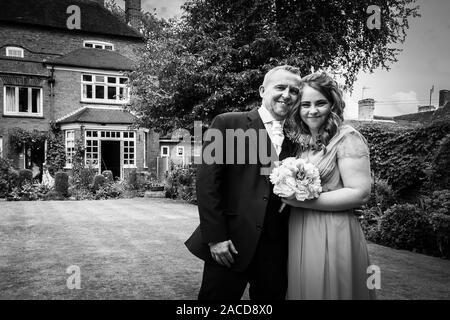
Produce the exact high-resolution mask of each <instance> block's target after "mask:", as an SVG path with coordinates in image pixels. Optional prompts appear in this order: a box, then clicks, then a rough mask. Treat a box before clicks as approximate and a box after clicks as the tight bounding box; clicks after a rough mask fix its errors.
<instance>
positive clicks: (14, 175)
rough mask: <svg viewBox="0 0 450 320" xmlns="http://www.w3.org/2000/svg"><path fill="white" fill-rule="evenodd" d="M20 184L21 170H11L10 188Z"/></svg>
mask: <svg viewBox="0 0 450 320" xmlns="http://www.w3.org/2000/svg"><path fill="white" fill-rule="evenodd" d="M18 186H19V171H17V170H14V169H11V170H10V171H9V189H12V188H15V187H18Z"/></svg>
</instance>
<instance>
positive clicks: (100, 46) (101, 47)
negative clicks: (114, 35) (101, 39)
mask: <svg viewBox="0 0 450 320" xmlns="http://www.w3.org/2000/svg"><path fill="white" fill-rule="evenodd" d="M94 47H95V49H103V46H102V45H100V44H96V45H95V46H94Z"/></svg>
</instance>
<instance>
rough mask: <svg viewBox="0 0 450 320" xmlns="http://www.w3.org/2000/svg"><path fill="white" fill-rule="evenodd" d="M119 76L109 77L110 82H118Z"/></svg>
mask: <svg viewBox="0 0 450 320" xmlns="http://www.w3.org/2000/svg"><path fill="white" fill-rule="evenodd" d="M116 82H117V78H116V77H108V83H116Z"/></svg>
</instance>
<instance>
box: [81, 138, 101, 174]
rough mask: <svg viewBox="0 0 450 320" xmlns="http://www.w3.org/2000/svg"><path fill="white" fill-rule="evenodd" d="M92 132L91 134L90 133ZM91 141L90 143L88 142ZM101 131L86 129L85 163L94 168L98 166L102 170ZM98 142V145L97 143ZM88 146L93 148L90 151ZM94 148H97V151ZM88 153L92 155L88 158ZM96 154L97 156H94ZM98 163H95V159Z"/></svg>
mask: <svg viewBox="0 0 450 320" xmlns="http://www.w3.org/2000/svg"><path fill="white" fill-rule="evenodd" d="M88 132H89V133H90V135H89V134H88ZM88 141H89V143H88ZM100 141H101V139H100V132H98V131H97V130H85V131H84V148H85V149H84V164H85V165H86V166H90V167H92V168H96V169H98V170H100V168H101V167H100V159H101V156H102V155H101V150H100ZM88 144H89V145H88ZM95 144H96V145H95ZM88 147H89V148H92V149H91V151H88ZM93 148H97V151H94V150H93ZM88 154H89V155H91V157H89V159H88ZM94 155H96V156H97V157H94ZM94 159H95V160H96V161H97V163H93V162H94V161H95V160H94Z"/></svg>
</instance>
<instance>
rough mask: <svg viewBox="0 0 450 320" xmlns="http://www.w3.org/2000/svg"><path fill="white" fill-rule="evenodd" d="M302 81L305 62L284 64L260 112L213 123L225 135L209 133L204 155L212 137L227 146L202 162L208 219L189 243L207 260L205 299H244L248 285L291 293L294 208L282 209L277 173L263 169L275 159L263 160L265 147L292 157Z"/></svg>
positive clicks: (268, 292)
mask: <svg viewBox="0 0 450 320" xmlns="http://www.w3.org/2000/svg"><path fill="white" fill-rule="evenodd" d="M300 82H301V78H300V71H299V70H298V69H297V68H295V67H291V66H280V67H276V68H274V69H272V70H270V71H269V72H268V73H267V74H266V75H265V78H264V82H263V84H262V85H261V86H260V88H259V91H260V96H261V98H262V106H261V107H260V108H259V109H258V110H253V111H250V112H232V113H225V114H221V115H218V116H217V117H216V118H215V119H214V120H213V122H212V124H211V127H210V129H209V131H208V133H210V132H216V133H219V135H221V136H222V137H221V138H220V139H219V138H218V137H217V134H216V135H214V139H212V134H207V136H206V138H205V143H204V145H203V153H202V155H203V159H204V160H205V151H206V150H211V149H212V148H211V145H212V143H215V144H216V146H217V145H219V146H221V147H223V148H222V150H215V151H214V152H213V153H214V154H212V156H213V157H215V158H214V159H216V160H218V161H214V163H211V161H203V163H202V164H201V165H200V166H199V168H198V171H197V184H196V185H197V201H198V208H199V214H200V225H199V227H198V228H197V229H196V230H195V231H194V233H193V234H192V236H191V237H190V238H189V239H188V240H187V241H186V246H187V247H188V249H189V250H190V251H191V252H192V253H193V254H194V255H196V256H197V257H199V258H201V259H203V260H204V261H205V264H204V270H203V279H202V285H201V288H200V293H199V296H198V298H199V300H221V299H233V300H238V299H240V298H241V297H242V294H243V293H244V291H245V288H246V286H247V284H248V283H249V284H250V290H249V293H250V298H251V299H252V300H263V299H272V300H283V299H285V295H286V289H287V252H288V250H287V249H288V213H289V212H288V211H289V209H288V207H287V208H286V209H284V210H283V212H281V213H279V212H278V210H279V208H280V206H281V200H280V198H279V197H278V196H276V195H274V193H273V185H272V184H271V183H270V181H269V177H268V174H267V173H270V171H268V170H266V171H265V173H264V170H263V169H268V166H270V165H273V163H267V161H262V160H261V159H262V157H261V151H262V150H263V149H266V150H271V153H272V154H271V155H272V160H273V159H274V157H273V156H274V153H276V156H275V160H278V159H279V160H282V159H284V158H286V157H288V156H292V154H291V153H292V151H293V146H292V143H291V142H290V141H289V140H288V139H287V138H285V137H284V134H283V131H282V127H283V125H284V122H285V119H286V117H287V116H288V114H289V112H290V111H291V109H292V107H293V106H294V105H295V104H296V103H297V102H298V101H299V87H300ZM230 130H231V132H235V133H239V132H240V133H242V132H245V133H248V137H250V136H252V134H254V133H255V134H256V141H249V140H252V139H251V138H248V139H247V140H246V141H245V143H242V144H240V145H239V144H238V145H237V146H236V145H235V144H234V143H233V142H234V139H235V136H232V135H230V134H229V133H230ZM237 135H238V134H237ZM253 137H255V135H253ZM231 139H233V141H230V140H231ZM264 141H266V144H265V143H264ZM230 145H231V146H232V149H231V150H229V148H228V147H229V146H230ZM262 147H267V148H262ZM213 149H214V148H213ZM222 152H223V154H222ZM230 152H231V156H230ZM255 155H258V157H257V160H256V161H253V160H252V159H254V156H255ZM264 157H267V155H265V156H264ZM242 160H244V161H242ZM271 162H273V161H271Z"/></svg>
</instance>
